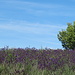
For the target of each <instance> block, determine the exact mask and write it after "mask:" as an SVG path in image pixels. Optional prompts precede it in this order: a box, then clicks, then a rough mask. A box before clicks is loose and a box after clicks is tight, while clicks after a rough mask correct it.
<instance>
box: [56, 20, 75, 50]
mask: <svg viewBox="0 0 75 75" xmlns="http://www.w3.org/2000/svg"><path fill="white" fill-rule="evenodd" d="M67 25H68V27H67V29H66V30H62V31H59V34H57V37H58V39H59V41H61V43H62V46H63V47H64V48H65V49H72V50H74V49H75V21H74V22H73V25H72V24H71V23H67Z"/></svg>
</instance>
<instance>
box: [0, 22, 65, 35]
mask: <svg viewBox="0 0 75 75" xmlns="http://www.w3.org/2000/svg"><path fill="white" fill-rule="evenodd" d="M65 27H66V26H63V25H62V26H60V25H57V26H56V25H49V24H39V23H28V22H23V21H21V22H20V21H17V22H16V21H15V22H10V23H4V24H0V29H6V30H13V31H17V32H21V33H33V34H47V35H54V36H55V33H57V32H58V30H60V29H63V28H65Z"/></svg>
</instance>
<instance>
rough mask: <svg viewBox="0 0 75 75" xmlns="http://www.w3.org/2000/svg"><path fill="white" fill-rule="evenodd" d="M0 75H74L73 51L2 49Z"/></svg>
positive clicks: (74, 55)
mask: <svg viewBox="0 0 75 75" xmlns="http://www.w3.org/2000/svg"><path fill="white" fill-rule="evenodd" d="M0 75H75V51H71V50H60V49H57V50H52V49H36V48H25V49H22V48H17V49H8V50H4V49H2V50H0Z"/></svg>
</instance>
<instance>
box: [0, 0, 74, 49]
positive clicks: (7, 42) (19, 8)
mask: <svg viewBox="0 0 75 75" xmlns="http://www.w3.org/2000/svg"><path fill="white" fill-rule="evenodd" d="M73 21H75V1H74V0H0V47H4V46H9V47H11V48H18V47H20V48H25V47H35V48H41V46H42V48H45V47H47V48H51V49H57V48H59V49H62V45H61V42H60V41H59V40H58V38H57V34H58V32H59V31H61V30H62V29H66V27H67V23H72V22H73Z"/></svg>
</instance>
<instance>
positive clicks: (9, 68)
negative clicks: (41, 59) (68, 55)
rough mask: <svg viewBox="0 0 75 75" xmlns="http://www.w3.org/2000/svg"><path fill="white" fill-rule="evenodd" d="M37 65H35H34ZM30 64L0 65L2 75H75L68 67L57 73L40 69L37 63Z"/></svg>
mask: <svg viewBox="0 0 75 75" xmlns="http://www.w3.org/2000/svg"><path fill="white" fill-rule="evenodd" d="M33 63H35V64H34V65H32V64H33ZM33 63H31V62H29V63H28V65H26V64H24V63H17V64H13V63H11V64H6V63H3V64H0V75H75V71H73V70H72V69H70V68H69V67H68V65H67V64H66V65H64V67H62V68H59V69H57V70H55V71H51V70H47V69H43V70H41V69H38V68H37V61H33Z"/></svg>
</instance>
